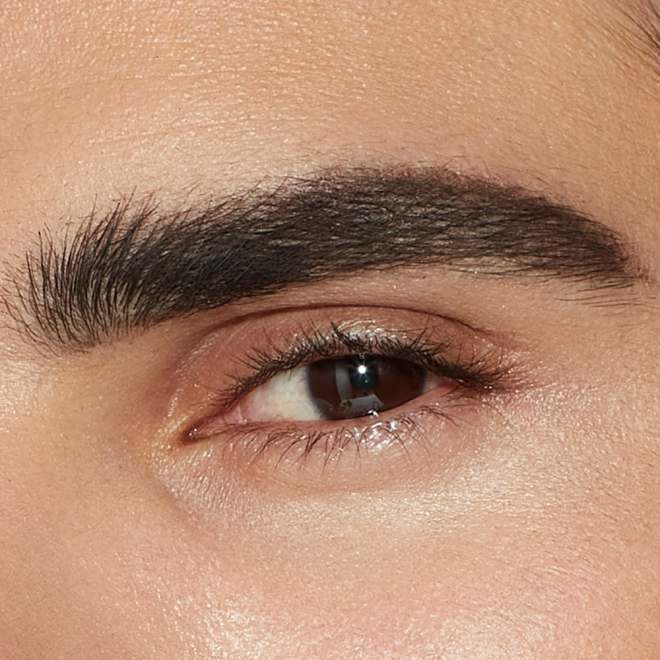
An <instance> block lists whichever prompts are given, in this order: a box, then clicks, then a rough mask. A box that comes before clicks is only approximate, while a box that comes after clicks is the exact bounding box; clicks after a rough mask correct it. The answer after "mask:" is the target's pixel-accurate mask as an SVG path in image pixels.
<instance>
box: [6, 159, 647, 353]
mask: <svg viewBox="0 0 660 660" xmlns="http://www.w3.org/2000/svg"><path fill="white" fill-rule="evenodd" d="M415 266H422V267H424V266H444V267H447V268H451V269H454V270H459V271H466V272H472V273H474V272H475V271H478V274H479V275H480V276H482V275H490V276H496V277H503V278H521V277H525V278H530V277H535V278H541V279H543V280H549V279H550V280H554V279H559V280H563V281H571V282H573V283H576V284H578V285H579V286H581V287H582V288H586V289H588V290H597V289H611V288H616V289H620V288H625V287H629V286H631V285H632V284H633V283H634V282H635V281H637V280H640V279H643V277H644V274H643V271H642V270H641V269H640V268H639V266H638V265H637V262H636V260H635V259H634V257H633V253H632V251H631V250H630V248H629V246H627V244H626V243H625V241H624V240H623V239H622V237H621V236H620V235H619V234H618V233H616V232H614V231H613V230H611V229H609V228H608V227H607V226H605V225H603V224H601V223H599V222H596V221H594V220H592V219H590V218H588V217H586V216H585V215H583V214H581V213H579V212H578V211H576V210H574V209H571V208H569V207H567V206H563V205H560V204H556V203H552V202H551V201H549V200H548V199H546V198H545V197H542V196H539V195H533V194H530V193H529V192H526V191H525V190H523V189H520V188H515V187H508V186H502V185H499V184H496V183H493V182H489V181H485V180H482V179H478V178H474V177H467V176H459V175H457V174H454V173H451V172H449V171H447V170H444V169H435V168H418V169H406V170H377V169H349V170H343V171H334V172H324V173H321V174H318V175H316V176H313V177H310V178H305V179H288V180H286V181H284V182H283V183H282V184H281V185H279V186H277V187H276V188H274V189H264V188H258V187H257V188H254V189H252V190H249V191H247V192H244V193H241V194H237V193H235V194H230V195H227V196H225V197H223V198H222V199H221V200H215V201H210V202H208V203H206V204H205V205H204V206H203V207H200V206H199V205H197V206H194V207H191V208H186V209H183V210H178V211H169V212H164V211H161V209H159V206H158V204H157V203H156V202H155V201H154V200H153V199H151V198H150V199H146V200H143V201H141V202H136V201H135V200H125V201H122V202H121V203H119V204H117V205H116V206H115V207H114V208H113V209H112V210H111V211H110V212H109V213H106V214H104V215H100V214H99V213H98V211H94V212H92V213H91V214H90V215H89V216H88V217H87V218H86V219H85V220H84V221H83V222H82V223H80V224H79V225H78V226H77V227H76V229H75V230H74V231H73V232H72V231H71V230H70V231H68V232H65V235H64V236H62V237H59V238H57V237H55V236H53V235H52V233H50V232H49V231H47V230H44V231H42V232H41V233H40V234H39V237H38V240H37V241H36V242H35V244H34V245H33V246H32V248H30V249H28V251H27V253H26V255H25V258H24V261H23V263H22V265H21V266H19V267H18V268H17V269H15V270H14V271H13V274H12V276H11V277H10V280H9V281H10V286H9V288H8V290H9V292H8V293H7V294H6V295H5V303H6V307H7V308H8V309H9V311H10V313H11V315H12V317H13V318H14V319H15V320H16V321H18V322H19V324H20V327H21V329H22V331H23V332H24V334H27V336H28V337H29V338H30V339H32V340H33V341H36V342H38V343H40V344H47V345H49V346H52V347H60V348H70V349H74V350H85V349H90V348H92V347H94V346H96V345H98V344H101V343H103V342H107V341H112V340H113V339H117V338H120V337H122V336H125V335H127V334H128V333H131V332H134V331H136V330H140V329H146V328H149V327H151V326H153V325H155V324H158V323H160V322H162V321H164V320H168V319H172V318H176V317H181V316H186V315H190V314H193V313H196V312H200V311H205V310H211V309H215V308H218V307H221V306H223V305H227V304H229V303H232V302H235V301H239V300H243V299H248V298H253V297H255V296H265V295H268V294H272V293H275V292H278V291H281V290H283V289H286V288H288V287H294V286H297V285H303V284H309V283H313V282H318V281H321V280H325V279H330V278H343V277H346V276H349V275H351V274H356V273H365V272H369V271H382V270H388V269H394V268H400V267H415Z"/></svg>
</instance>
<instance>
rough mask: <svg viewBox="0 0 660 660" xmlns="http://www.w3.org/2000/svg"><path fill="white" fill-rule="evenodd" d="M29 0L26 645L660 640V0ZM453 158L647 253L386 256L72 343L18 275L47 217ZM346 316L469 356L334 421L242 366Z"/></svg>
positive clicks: (8, 134)
mask: <svg viewBox="0 0 660 660" xmlns="http://www.w3.org/2000/svg"><path fill="white" fill-rule="evenodd" d="M0 25H2V34H3V37H2V41H1V43H0V90H1V91H0V121H1V130H0V180H1V181H2V184H3V185H2V187H1V188H0V252H1V253H0V278H1V285H0V294H1V296H2V302H3V304H2V309H1V310H0V659H2V660H33V659H34V660H40V659H47V660H51V659H60V658H61V659H64V658H67V659H70V658H130V659H136V660H137V659H143V658H159V659H164V660H167V659H170V658H172V659H174V658H176V659H186V660H188V659H190V660H196V659H201V658H204V659H208V658H212V659H215V658H217V659H220V658H232V659H237V660H242V659H246V660H247V659H256V658H259V659H264V660H272V659H276V658H277V659H282V658H286V659H287V660H289V659H290V660H297V659H303V658H305V659H309V658H314V659H319V660H330V659H341V658H355V659H358V660H371V659H375V658H391V659H404V658H405V659H406V660H417V659H420V660H421V659H424V660H426V659H431V658H433V659H436V658H442V659H447V660H463V659H468V658H469V659H470V660H481V659H484V660H486V659H488V660H490V659H499V658H502V659H504V658H507V659H521V660H522V659H525V660H527V659H533V660H537V659H538V660H546V659H548V660H549V659H552V660H558V659H564V658H565V659H569V658H570V659H571V660H575V659H589V660H592V659H593V660H596V659H598V660H627V659H630V660H633V659H634V660H645V659H649V660H650V659H652V658H657V657H659V656H660V626H658V621H660V495H659V493H658V483H660V403H659V401H660V397H658V382H660V342H658V339H657V338H658V336H659V332H660V309H659V308H658V295H657V293H658V292H657V288H658V284H657V282H658V271H659V269H660V222H659V220H658V217H659V215H660V214H659V211H660V185H659V184H658V180H659V179H658V176H659V174H660V172H659V170H660V168H659V167H658V163H659V162H660V161H659V160H658V156H659V155H660V154H659V153H658V152H659V149H658V140H657V127H658V126H660V54H659V53H657V52H656V48H657V34H658V29H660V21H659V20H658V16H657V11H656V9H655V5H654V3H653V2H652V1H651V0H648V2H642V1H641V0H640V1H639V2H635V1H633V0H630V1H629V2H628V1H623V0H622V1H621V2H613V1H611V0H592V1H590V2H587V0H550V1H548V0H524V1H523V0H513V1H510V0H509V1H506V2H505V1H504V0H493V1H492V2H476V1H474V2H473V1H471V0H470V1H467V2H466V1H465V0H462V1H461V0H442V1H439V2H430V1H427V0H391V1H385V0H362V1H360V2H355V1H354V0H353V1H349V0H329V1H327V2H323V3H315V2H308V1H303V0H300V1H293V2H287V3H280V2H273V1H272V0H271V1H269V0H247V1H244V2H239V3H229V2H213V1H211V0H189V1H187V2H176V1H172V2H162V1H160V0H158V1H156V0H145V1H144V2H130V1H129V0H126V1H124V0H118V1H114V2H101V1H97V2H92V1H91V0H71V1H69V2H59V3H58V2H49V3H41V2H39V1H38V0H33V1H32V0H28V1H25V2H18V1H14V0H8V1H7V2H4V3H3V5H2V7H1V8H0ZM429 171H433V172H451V173H454V174H455V175H457V176H459V177H466V178H465V179H463V180H473V181H481V182H484V181H486V182H489V183H490V184H492V185H494V186H498V187H500V188H503V189H504V188H506V189H511V188H512V187H515V188H516V189H524V190H525V191H526V193H525V194H527V195H529V196H530V197H538V198H543V199H544V200H548V203H549V204H555V205H557V206H561V207H562V208H570V209H572V210H574V213H575V214H577V215H575V216H570V215H569V216H565V217H567V218H570V217H576V218H577V217H579V218H587V219H589V220H590V221H593V222H595V223H598V224H599V226H601V225H602V226H603V227H604V228H606V230H611V232H613V233H612V234H611V236H616V237H617V241H620V245H621V246H622V250H623V252H621V254H622V255H623V256H624V257H625V258H622V262H621V263H619V264H618V266H617V265H615V267H613V271H614V272H616V273H618V274H619V275H622V276H623V275H625V278H623V280H622V281H617V282H615V283H612V282H610V284H611V286H609V285H608V286H599V287H592V286H589V285H587V284H586V283H585V282H584V278H582V279H580V278H574V279H571V278H570V277H569V278H558V277H544V276H542V275H539V276H533V277H523V278H518V279H517V278H509V277H501V276H500V275H499V274H498V272H494V271H501V270H502V268H501V267H500V265H501V264H500V265H498V268H496V269H492V268H491V269H489V268H487V267H484V264H482V263H481V262H474V263H471V264H470V268H459V269H456V268H452V267H451V266H452V264H447V263H446V262H443V261H442V259H439V260H438V262H437V263H436V262H434V261H433V260H432V259H431V260H428V261H426V262H424V263H408V262H406V263H398V264H396V267H395V268H379V269H365V270H364V271H360V269H359V268H357V269H354V270H352V271H351V272H348V273H345V274H341V273H336V272H332V273H330V275H329V276H328V277H325V278H323V279H320V280H318V281H316V280H309V281H304V282H298V283H297V284H295V286H293V285H292V286H289V284H287V282H284V283H283V284H282V285H281V286H278V287H277V288H276V290H268V291H267V295H266V294H265V293H264V292H257V293H256V294H255V295H251V296H249V297H248V298H246V299H244V300H243V299H240V300H228V301H224V303H223V304H220V302H218V304H215V302H214V303H213V304H212V305H209V306H207V307H203V308H202V310H201V311H199V312H198V313H194V310H189V309H187V310H186V312H185V314H180V315H176V314H175V315H173V316H168V315H163V316H162V317H158V318H156V320H155V321H154V322H153V323H152V322H151V321H150V322H149V323H147V324H144V325H143V326H142V327H140V328H137V329H135V328H129V329H126V332H123V331H122V332H117V333H114V334H113V333H106V334H103V333H101V334H103V336H102V337H101V339H100V340H99V341H96V340H95V341H89V342H86V343H85V342H81V343H79V345H78V346H77V347H75V349H74V350H63V348H62V346H61V342H60V345H58V342H57V340H56V337H55V335H57V333H56V332H55V333H51V334H50V335H49V334H48V333H45V334H41V335H40V334H39V333H38V332H37V331H36V330H35V328H38V327H40V326H39V323H38V319H36V318H35V309H36V308H35V307H34V306H32V307H30V305H29V304H28V305H21V301H20V296H21V295H23V294H26V293H27V294H29V292H30V286H31V284H30V274H29V269H27V264H30V263H32V264H35V263H36V264H38V263H39V258H41V256H42V255H43V254H44V253H43V252H42V251H40V250H41V248H43V246H44V245H46V246H52V249H53V251H54V252H52V253H51V254H58V255H62V254H65V253H67V250H68V249H69V247H70V246H71V240H73V238H74V237H75V236H79V235H80V234H79V230H80V228H81V227H83V228H84V227H85V226H86V225H85V223H88V222H89V221H90V217H91V218H92V219H94V218H96V219H99V218H105V217H108V214H110V215H111V214H112V212H113V209H117V208H118V207H122V205H124V206H125V207H127V208H128V207H130V208H135V209H137V208H145V206H149V205H151V206H152V207H155V208H157V209H158V214H159V215H158V217H159V218H160V222H163V221H164V220H163V218H164V219H167V218H172V217H183V216H186V213H187V212H188V210H189V209H193V208H194V209H209V208H216V207H217V205H218V204H222V203H223V201H224V200H226V199H228V198H231V199H239V198H241V199H242V198H245V196H247V195H254V194H255V191H259V194H261V195H265V196H266V197H267V196H268V195H269V194H271V193H272V194H275V193H276V192H277V191H282V190H285V189H287V186H291V185H292V184H291V182H295V185H298V186H300V185H302V187H303V188H304V187H305V185H307V188H309V182H310V181H319V180H320V179H322V177H324V176H325V177H330V178H331V177H332V176H337V173H340V174H341V175H342V176H344V175H347V174H348V175H351V176H353V177H355V176H356V175H357V174H359V173H364V172H370V173H382V174H383V175H385V176H393V173H394V175H396V173H401V172H415V173H416V176H422V175H423V174H424V172H427V173H428V172H429ZM301 182H302V183H301ZM305 182H308V183H307V184H305ZM461 194H462V195H465V196H469V195H470V194H471V193H470V191H469V190H468V189H466V190H464V191H463V192H462V193H461ZM325 204H326V206H325V207H324V208H330V207H331V206H332V204H331V203H330V202H327V201H326V202H325ZM131 205H132V206H131ZM571 212H573V211H571ZM129 215H130V214H129ZM562 217H564V216H562ZM412 220H414V218H412ZM568 221H570V219H567V222H568ZM157 222H158V220H157ZM306 222H310V223H311V222H312V221H311V220H310V221H306V220H305V219H304V218H301V219H300V224H301V232H302V231H303V229H304V230H305V231H306V232H307V233H309V232H312V233H313V226H308V225H305V223H306ZM473 233H474V232H473ZM373 238H374V241H377V240H378V239H379V236H378V234H377V232H375V233H374V237H373ZM469 238H470V237H469V236H468V237H467V239H466V240H469ZM328 240H334V239H328ZM46 254H48V251H46ZM617 254H619V253H618V252H617ZM26 255H27V256H26ZM35 255H37V257H38V258H37V260H36V261H34V260H33V261H31V258H32V257H34V256H35ZM244 261H245V260H243V262H241V261H240V260H237V263H236V264H235V268H236V269H238V271H239V272H241V271H242V272H248V271H249V264H246V263H245V262H244ZM381 261H382V259H381ZM622 263H623V265H622ZM232 265H233V264H232ZM486 265H487V264H486ZM617 269H618V270H617ZM35 272H38V270H37V271H33V274H34V273H35ZM62 272H63V273H65V275H66V273H68V272H72V271H66V269H65V270H64V271H62ZM94 281H95V282H101V284H102V283H103V282H104V279H103V277H100V278H97V279H96V280H94ZM41 283H42V282H41V280H39V279H38V278H37V280H36V281H33V282H32V285H35V284H36V286H34V287H33V289H32V291H33V292H34V293H35V296H36V297H35V298H34V300H35V301H36V304H37V307H39V305H40V304H41V302H43V298H40V297H39V295H36V294H38V293H39V292H40V291H42V292H43V290H42V289H40V288H39V285H40V284H41ZM72 284H73V283H72V282H70V281H69V282H67V281H66V277H64V285H65V286H67V285H68V286H71V285H72ZM262 294H263V295H262ZM17 296H18V298H17ZM122 300H123V299H122V298H121V296H118V298H117V299H116V301H117V304H120V303H121V301H122ZM40 301H41V302H40ZM105 302H106V303H108V304H114V302H115V299H114V298H112V296H110V297H109V298H108V297H107V296H106V297H105ZM129 308H130V309H129V311H131V310H132V309H133V308H132V307H130V305H129ZM69 309H70V310H71V309H75V306H73V307H70V308H69ZM36 311H37V312H38V309H36ZM30 314H32V316H30ZM36 316H37V317H38V314H36ZM156 316H157V315H156ZM154 318H155V317H154ZM35 321H36V322H37V324H36V325H34V322H35ZM336 327H339V328H341V329H342V332H344V333H345V334H347V335H348V336H351V337H353V336H365V337H366V339H365V340H364V341H363V343H368V342H369V341H371V342H372V344H371V345H373V346H374V347H375V349H374V350H376V349H378V350H384V349H383V346H385V347H387V341H382V340H381V339H378V338H379V337H383V336H384V337H386V339H387V338H391V337H396V338H397V340H398V341H399V343H401V342H402V341H404V340H405V341H408V339H407V338H410V337H413V338H414V337H418V339H419V341H418V345H422V347H423V348H424V349H425V350H426V351H427V353H429V352H430V351H431V350H432V349H433V350H434V351H440V353H441V354H442V356H443V357H444V359H445V360H446V361H447V362H451V363H457V364H459V366H461V368H460V369H458V368H455V369H454V371H452V372H451V373H452V374H453V376H452V378H453V385H451V386H450V385H447V384H446V383H444V382H443V387H440V388H438V389H437V391H435V390H434V391H429V392H424V393H423V394H422V395H420V397H419V402H417V401H416V400H414V401H410V402H408V403H406V404H405V405H404V406H402V407H401V410H400V411H394V412H392V413H388V414H383V415H382V416H381V417H379V418H378V419H377V420H371V421H369V420H367V421H364V420H362V421H350V422H348V423H347V424H348V425H344V426H342V427H341V428H342V429H348V430H347V431H346V437H347V438H349V440H351V441H350V442H346V443H344V445H343V446H341V443H340V446H339V449H338V448H337V447H338V446H337V445H332V442H330V443H329V444H328V443H326V444H325V445H324V444H323V443H317V444H316V445H314V443H312V442H310V440H309V439H310V438H315V437H318V434H319V429H325V428H326V426H327V424H326V423H325V422H322V421H319V420H299V419H295V420H294V421H290V420H287V418H286V411H288V410H289V409H290V408H288V406H289V405H294V404H295V401H296V400H297V399H296V397H297V396H304V392H302V393H301V392H300V391H296V392H292V391H290V390H286V392H285V391H284V390H281V400H279V401H277V402H276V405H275V403H274V399H275V398H277V397H276V396H274V395H273V393H272V391H271V390H269V391H268V395H267V396H262V397H261V398H259V396H257V395H253V394H252V393H251V392H247V391H246V388H245V387H244V388H243V390H242V389H241V383H242V384H243V385H245V383H252V384H254V383H260V382H261V381H263V382H267V378H266V377H265V376H264V377H260V378H261V381H259V378H256V379H255V378H253V379H252V380H249V379H250V376H251V375H252V372H251V371H249V367H250V365H253V366H254V363H255V362H259V359H262V358H263V356H264V354H268V352H269V351H273V350H274V349H277V350H278V351H279V353H277V355H276V357H277V356H279V357H280V362H279V363H277V360H276V359H275V358H271V359H270V362H268V365H270V366H269V368H271V370H275V368H276V366H277V364H287V365H289V366H290V367H292V368H293V365H294V363H295V360H294V359H293V358H291V351H290V346H291V345H294V344H295V342H296V341H297V340H299V339H300V337H301V336H304V331H306V332H307V336H311V337H313V338H318V337H319V336H321V335H323V333H326V334H328V333H329V332H330V329H332V328H336ZM309 328H312V331H309ZM317 331H318V333H319V334H314V332H317ZM296 338H298V339H296ZM319 341H320V340H319ZM388 341H389V339H388ZM303 343H304V342H303ZM308 343H310V342H308ZM312 343H313V342H312ZM391 343H392V342H391V341H390V344H391ZM299 344H300V342H299ZM354 345H355V346H358V343H355V344H354ZM287 350H288V351H289V353H286V351H287ZM347 351H348V352H350V346H349V347H347ZM354 352H361V351H357V349H355V351H354ZM408 353H409V354H410V355H413V353H414V351H413V350H412V349H409V350H408ZM282 355H284V356H285V357H286V356H288V358H287V359H288V360H289V362H286V360H285V359H284V358H282ZM417 355H419V352H418V353H417ZM294 357H295V351H294ZM317 357H318V351H317ZM262 362H263V359H262ZM273 365H275V366H273ZM301 365H302V366H303V367H304V360H303V361H302V362H301V363H300V364H295V368H299V367H300V366H301ZM262 371H263V369H262ZM264 373H265V372H264ZM270 373H271V372H268V374H270ZM457 374H458V375H457ZM449 380H451V379H449ZM262 384H263V383H262ZM251 386H252V385H250V387H251ZM255 387H258V385H257V386H255ZM244 390H245V391H244ZM447 390H449V391H450V392H451V394H450V395H447V394H446V391H447ZM253 391H254V392H256V391H257V389H256V388H255V389H254V390H253ZM276 393H277V394H278V395H279V393H280V390H277V391H276ZM231 396H234V398H235V400H234V401H233V404H232V405H233V406H234V407H233V408H231V410H230V411H229V412H227V410H226V409H225V408H223V406H226V401H229V400H231ZM241 397H243V398H241ZM250 397H252V398H250ZM254 401H258V402H259V403H258V406H260V408H259V411H258V413H259V417H258V418H259V422H260V424H259V425H254V424H253V425H252V426H251V425H250V423H249V421H250V420H249V419H247V420H244V419H243V417H242V416H244V415H247V414H248V413H247V412H245V411H248V412H249V411H250V410H251V406H256V405H257V404H254ZM263 401H266V403H268V405H272V406H273V410H275V412H273V411H271V410H270V409H269V408H267V407H266V406H265V404H264V403H263ZM292 402H293V403H292ZM282 411H285V412H284V413H283V412H282ZM227 419H231V420H233V421H232V424H233V425H232V426H231V427H228V426H227V421H226V420H227ZM264 419H266V420H268V419H270V420H271V421H267V422H263V420H264ZM237 420H238V421H237ZM351 425H352V426H351ZM360 425H361V426H360ZM257 427H258V428H257ZM358 427H359V428H360V429H363V430H364V429H366V431H365V432H364V433H358V432H357V431H355V429H356V428H358ZM333 428H336V427H333ZM264 436H265V437H266V441H261V440H260V438H262V437H264ZM326 437H327V436H326ZM332 437H335V436H332ZM337 437H343V436H340V435H339V436H337ZM296 438H302V439H303V440H302V441H301V442H298V441H297V440H296ZM356 438H358V440H357V441H355V439H356ZM312 445H314V446H312ZM324 447H325V449H324Z"/></svg>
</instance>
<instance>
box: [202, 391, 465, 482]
mask: <svg viewBox="0 0 660 660" xmlns="http://www.w3.org/2000/svg"><path fill="white" fill-rule="evenodd" d="M472 403H474V401H472V400H470V399H468V400H467V401H466V400H465V396H464V395H459V394H448V395H445V396H443V400H442V401H438V402H435V403H434V404H425V405H423V406H419V407H417V408H416V409H414V410H411V411H406V412H403V413H399V414H398V415H396V416H393V417H390V418H389V419H388V418H387V417H386V416H384V417H383V418H379V419H377V420H376V421H374V420H373V419H370V420H369V422H368V423H365V424H363V425H361V426H360V425H354V426H347V425H345V424H343V425H342V426H340V427H339V428H334V429H330V430H328V429H314V430H311V431H303V430H302V429H301V428H300V427H299V426H296V425H292V424H288V425H285V426H283V425H281V424H280V425H270V424H269V425H263V426H256V427H255V426H254V425H249V426H239V427H233V428H232V427H228V428H226V429H224V430H223V431H221V435H222V436H224V438H223V442H224V444H225V447H226V448H227V450H228V451H231V450H235V449H236V448H237V447H239V446H241V447H242V448H243V449H247V450H249V452H248V459H247V460H248V462H249V463H255V462H256V461H258V460H259V459H262V458H264V457H266V456H267V455H270V452H274V453H275V456H276V457H277V458H276V460H275V464H276V466H277V467H280V466H281V465H282V464H283V463H287V465H290V466H291V465H292V466H294V467H296V466H297V467H300V468H302V467H304V466H305V465H306V464H307V463H308V462H309V461H311V460H312V459H313V460H314V461H315V462H316V461H317V460H318V461H320V463H321V468H322V469H323V470H327V469H329V468H331V467H333V466H335V465H336V464H337V463H338V462H339V461H340V460H342V459H343V460H347V459H350V460H353V461H354V462H357V463H359V462H360V461H361V460H362V459H363V458H364V459H365V460H366V459H367V458H373V457H375V456H377V455H379V454H380V453H381V452H386V451H387V452H388V454H390V453H391V449H392V448H395V449H398V450H400V453H401V454H403V455H405V456H409V452H410V451H411V450H412V449H413V448H414V447H422V448H424V447H425V444H426V440H425V438H426V434H427V433H428V432H429V429H428V428H427V423H428V422H429V420H430V419H434V420H436V422H437V421H441V422H442V423H445V424H451V425H453V426H459V425H460V424H461V423H463V422H464V421H465V420H464V419H463V418H462V416H461V415H460V414H458V408H460V407H461V406H467V405H470V404H472ZM436 433H437V430H436ZM202 435H204V434H202ZM209 435H214V434H213V433H209ZM199 439H200V438H199V437H194V438H193V437H191V438H190V440H191V441H192V442H196V441H198V440H199Z"/></svg>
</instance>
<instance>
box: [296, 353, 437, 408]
mask: <svg viewBox="0 0 660 660" xmlns="http://www.w3.org/2000/svg"><path fill="white" fill-rule="evenodd" d="M306 369H307V387H308V389H309V393H310V396H311V397H312V399H313V400H314V403H315V405H316V407H317V408H318V410H319V413H320V415H321V416H322V417H323V418H324V419H328V420H337V419H350V418H354V417H365V416H368V415H378V413H379V412H381V411H386V410H391V409H392V408H396V407H398V406H400V405H402V404H404V403H406V402H407V401H410V400H411V399H414V398H416V397H418V396H421V395H422V394H424V392H426V391H427V389H428V382H427V381H428V377H427V374H428V372H427V371H426V370H425V369H422V368H421V367H419V366H417V365H415V364H412V363H410V362H407V361H405V360H397V359H393V358H388V357H384V356H381V355H368V354H364V353H360V354H358V355H351V356H347V357H340V358H329V359H326V360H319V361H318V362H314V363H312V364H310V365H309V366H307V367H306Z"/></svg>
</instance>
